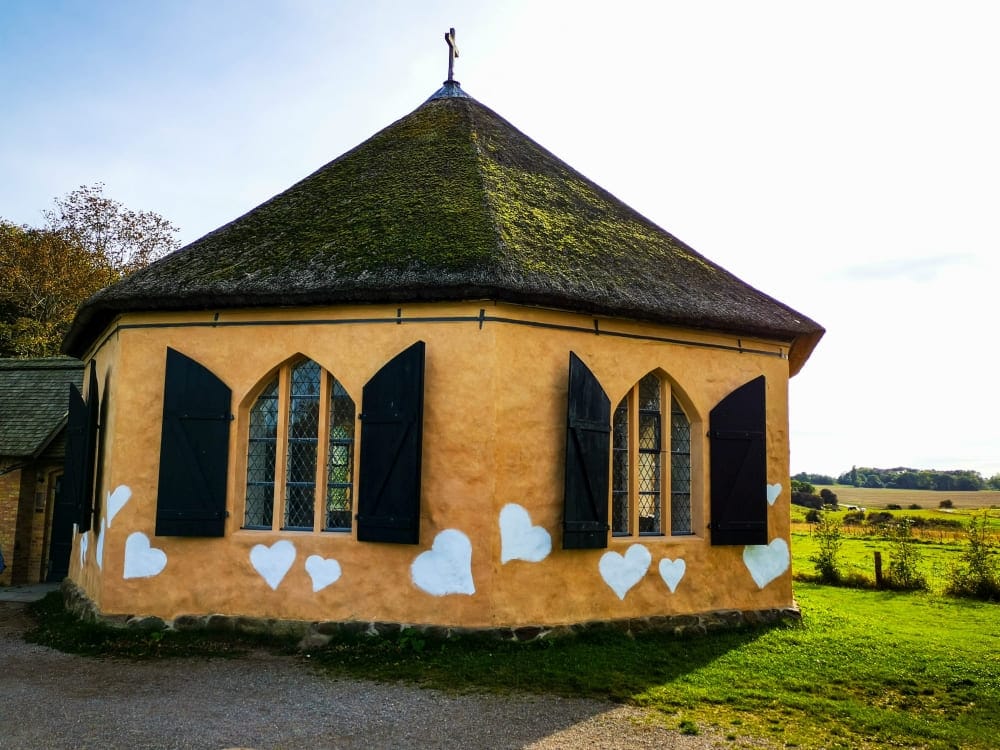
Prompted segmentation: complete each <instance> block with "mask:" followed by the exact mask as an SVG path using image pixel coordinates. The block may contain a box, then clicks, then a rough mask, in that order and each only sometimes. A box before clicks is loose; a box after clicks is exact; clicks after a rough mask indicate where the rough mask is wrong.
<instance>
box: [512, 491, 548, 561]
mask: <svg viewBox="0 0 1000 750" xmlns="http://www.w3.org/2000/svg"><path fill="white" fill-rule="evenodd" d="M551 551H552V537H551V536H550V535H549V532H547V531H546V530H545V529H543V528H542V527H541V526H532V525H531V516H530V515H529V514H528V511H526V510H525V509H524V508H522V507H521V506H520V505H517V504H516V503H508V504H507V505H505V506H503V509H502V510H501V511H500V562H501V563H506V562H509V561H510V560H526V561H527V562H539V561H540V560H544V559H545V558H546V557H548V556H549V553H550V552H551Z"/></svg>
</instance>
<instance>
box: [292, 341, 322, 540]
mask: <svg viewBox="0 0 1000 750" xmlns="http://www.w3.org/2000/svg"><path fill="white" fill-rule="evenodd" d="M321 374H322V370H320V367H319V365H318V364H316V363H315V362H313V361H312V360H308V361H306V362H303V363H302V364H300V365H297V366H296V367H294V368H293V369H292V388H291V394H290V399H289V403H288V452H287V455H286V459H285V527H286V528H298V529H302V528H308V529H311V528H312V527H313V507H314V502H315V495H316V452H317V447H318V441H319V389H320V375H321Z"/></svg>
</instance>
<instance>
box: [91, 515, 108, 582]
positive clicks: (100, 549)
mask: <svg viewBox="0 0 1000 750" xmlns="http://www.w3.org/2000/svg"><path fill="white" fill-rule="evenodd" d="M104 528H105V526H104V522H103V521H102V522H101V533H99V534H98V535H97V549H96V550H95V558H96V560H97V567H98V568H100V569H101V570H104ZM88 533H89V532H88Z"/></svg>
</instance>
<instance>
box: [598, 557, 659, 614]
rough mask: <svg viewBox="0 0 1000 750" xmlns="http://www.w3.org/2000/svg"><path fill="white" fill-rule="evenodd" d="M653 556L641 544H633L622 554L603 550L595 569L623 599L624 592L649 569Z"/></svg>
mask: <svg viewBox="0 0 1000 750" xmlns="http://www.w3.org/2000/svg"><path fill="white" fill-rule="evenodd" d="M652 562H653V556H652V555H650V554H649V550H648V549H646V548H645V547H643V546H642V545H641V544H633V545H632V546H631V547H629V548H628V549H627V550H625V554H624V555H619V554H618V553H617V552H605V553H604V554H603V555H601V561H600V562H599V563H598V564H597V569H598V570H599V571H600V572H601V578H603V579H604V582H605V583H606V584H608V586H610V587H611V590H612V591H614V592H615V593H616V594H617V595H618V598H619V599H622V600H624V599H625V594H627V593H628V592H629V589H631V588H632V587H633V586H635V585H636V584H637V583H639V581H641V580H642V577H643V576H644V575H646V571H647V570H649V566H650V563H652Z"/></svg>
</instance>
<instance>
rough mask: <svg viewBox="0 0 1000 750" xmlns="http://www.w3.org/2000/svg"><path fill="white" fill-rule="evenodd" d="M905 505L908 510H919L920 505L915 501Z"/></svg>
mask: <svg viewBox="0 0 1000 750" xmlns="http://www.w3.org/2000/svg"><path fill="white" fill-rule="evenodd" d="M906 507H907V509H908V510H920V506H919V505H918V504H917V503H910V504H909V505H907V506H906Z"/></svg>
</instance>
